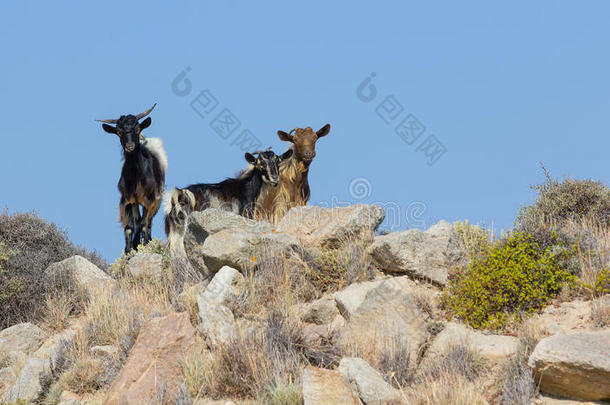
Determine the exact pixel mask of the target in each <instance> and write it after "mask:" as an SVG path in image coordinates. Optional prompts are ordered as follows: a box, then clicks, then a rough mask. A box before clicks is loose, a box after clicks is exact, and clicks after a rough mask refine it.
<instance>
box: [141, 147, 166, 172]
mask: <svg viewBox="0 0 610 405" xmlns="http://www.w3.org/2000/svg"><path fill="white" fill-rule="evenodd" d="M141 145H142V146H144V147H145V148H146V149H148V150H149V151H150V153H152V154H153V155H155V156H156V157H157V159H159V165H160V166H161V171H162V172H163V176H165V173H166V172H167V154H166V153H165V148H164V147H163V141H162V140H161V138H146V139H144V141H143V142H142V143H141Z"/></svg>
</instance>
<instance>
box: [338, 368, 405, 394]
mask: <svg viewBox="0 0 610 405" xmlns="http://www.w3.org/2000/svg"><path fill="white" fill-rule="evenodd" d="M338 371H339V374H340V375H341V377H343V379H344V380H346V381H348V382H349V384H350V385H351V386H352V389H353V390H354V391H356V392H357V393H358V396H359V397H360V399H361V400H362V402H364V403H365V404H366V405H387V404H398V403H400V394H399V392H398V390H396V389H394V388H393V387H392V386H391V385H390V384H388V383H387V382H385V380H384V379H383V376H382V375H381V374H380V373H379V372H378V371H377V370H375V369H374V368H373V367H371V366H370V365H369V364H368V363H367V362H366V361H364V360H362V359H360V358H357V357H344V358H343V359H341V362H340V363H339V368H338Z"/></svg>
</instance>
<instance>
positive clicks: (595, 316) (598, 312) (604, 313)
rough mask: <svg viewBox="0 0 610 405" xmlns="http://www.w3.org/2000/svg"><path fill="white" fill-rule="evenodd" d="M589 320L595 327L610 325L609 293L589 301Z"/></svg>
mask: <svg viewBox="0 0 610 405" xmlns="http://www.w3.org/2000/svg"><path fill="white" fill-rule="evenodd" d="M591 320H592V321H593V326H595V327H596V328H606V327H608V326H610V295H606V296H604V297H601V298H597V299H594V300H593V301H592V302H591Z"/></svg>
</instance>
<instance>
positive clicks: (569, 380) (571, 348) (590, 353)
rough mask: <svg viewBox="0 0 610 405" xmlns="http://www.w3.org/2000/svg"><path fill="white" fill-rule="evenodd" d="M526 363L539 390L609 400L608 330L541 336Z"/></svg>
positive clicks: (552, 393)
mask: <svg viewBox="0 0 610 405" xmlns="http://www.w3.org/2000/svg"><path fill="white" fill-rule="evenodd" d="M528 364H529V366H530V367H533V369H534V374H535V379H536V381H537V382H538V381H539V382H540V390H541V391H542V392H545V393H547V394H551V395H557V396H563V397H568V398H574V399H580V400H593V401H597V400H608V399H610V329H607V330H603V331H597V332H585V333H570V334H559V335H554V336H550V337H547V338H544V339H542V340H541V341H540V342H539V343H538V345H537V346H536V348H535V349H534V351H533V352H532V354H531V356H530V358H529V362H528Z"/></svg>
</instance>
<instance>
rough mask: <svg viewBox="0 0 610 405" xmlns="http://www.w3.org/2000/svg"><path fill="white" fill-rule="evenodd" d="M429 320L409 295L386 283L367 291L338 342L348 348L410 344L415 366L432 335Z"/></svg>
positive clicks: (410, 360) (410, 356) (410, 353)
mask: <svg viewBox="0 0 610 405" xmlns="http://www.w3.org/2000/svg"><path fill="white" fill-rule="evenodd" d="M425 319H426V318H425V316H424V314H423V313H422V312H421V310H420V309H419V308H418V306H417V305H416V304H415V303H414V301H413V299H412V297H411V296H410V295H409V294H407V293H406V292H405V291H403V290H401V289H398V288H395V287H393V286H392V285H391V284H390V283H387V282H383V283H381V284H380V285H379V286H377V287H375V288H373V289H372V290H370V291H369V292H367V294H366V296H365V298H364V301H363V302H362V303H361V304H360V305H359V306H358V309H356V310H355V311H354V313H353V314H352V315H351V316H350V317H349V320H348V321H347V322H346V324H345V326H344V327H343V329H342V330H341V333H340V336H339V340H338V341H339V344H340V345H341V346H342V347H344V348H350V347H360V348H363V347H371V346H373V345H378V346H379V347H384V346H385V345H388V344H397V343H400V344H403V345H405V346H406V347H408V351H409V364H413V365H415V364H417V360H418V358H419V355H420V348H421V346H422V345H423V344H424V343H425V342H426V340H427V339H428V336H429V333H428V325H427V321H426V320H425Z"/></svg>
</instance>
